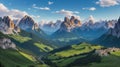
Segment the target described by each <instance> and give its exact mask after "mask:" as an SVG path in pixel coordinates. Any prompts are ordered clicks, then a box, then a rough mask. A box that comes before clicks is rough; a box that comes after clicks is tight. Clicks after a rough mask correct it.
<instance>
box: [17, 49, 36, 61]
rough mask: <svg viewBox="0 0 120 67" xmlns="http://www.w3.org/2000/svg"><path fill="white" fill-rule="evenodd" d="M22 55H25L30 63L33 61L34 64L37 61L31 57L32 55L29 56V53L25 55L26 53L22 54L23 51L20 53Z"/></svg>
mask: <svg viewBox="0 0 120 67" xmlns="http://www.w3.org/2000/svg"><path fill="white" fill-rule="evenodd" d="M18 52H19V53H20V54H21V55H23V56H24V57H25V58H27V59H28V60H30V61H33V62H35V61H37V60H36V59H35V58H34V57H33V56H32V55H30V54H27V53H25V52H22V51H18Z"/></svg>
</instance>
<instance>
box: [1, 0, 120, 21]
mask: <svg viewBox="0 0 120 67" xmlns="http://www.w3.org/2000/svg"><path fill="white" fill-rule="evenodd" d="M0 4H2V5H1V6H0V9H1V7H3V6H5V7H6V8H7V9H8V10H9V11H10V12H12V13H13V14H14V12H16V11H14V10H18V12H19V13H20V12H22V13H20V14H24V13H25V14H28V15H30V16H32V17H33V18H34V19H35V21H37V22H40V21H41V20H47V21H51V20H52V21H55V20H58V19H64V16H71V15H75V16H76V17H80V19H81V20H84V19H86V18H88V17H89V16H90V15H92V16H93V17H94V18H95V19H96V20H100V19H104V20H105V19H107V20H108V19H117V18H118V17H119V16H120V0H0ZM1 10H3V9H1ZM0 14H1V15H0V16H3V15H6V14H3V13H2V11H0ZM2 14H3V15H2ZM9 14H10V13H8V15H9ZM10 16H11V14H10ZM19 16H20V15H19ZM12 17H14V18H15V17H18V15H15V16H12ZM20 17H21V16H20Z"/></svg>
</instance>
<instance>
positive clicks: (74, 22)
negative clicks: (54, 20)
mask: <svg viewBox="0 0 120 67" xmlns="http://www.w3.org/2000/svg"><path fill="white" fill-rule="evenodd" d="M80 26H81V22H80V20H78V19H77V18H75V17H74V16H71V18H70V19H69V18H68V17H65V18H64V21H63V23H62V24H61V27H60V29H59V30H61V31H62V30H63V31H67V32H70V31H71V30H72V29H74V28H76V27H80Z"/></svg>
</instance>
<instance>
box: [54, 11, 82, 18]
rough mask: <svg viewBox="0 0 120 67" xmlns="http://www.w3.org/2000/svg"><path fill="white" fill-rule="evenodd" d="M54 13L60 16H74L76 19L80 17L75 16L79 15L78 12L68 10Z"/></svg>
mask: <svg viewBox="0 0 120 67" xmlns="http://www.w3.org/2000/svg"><path fill="white" fill-rule="evenodd" d="M54 13H56V14H61V15H64V16H68V17H69V16H75V17H76V18H78V19H80V16H78V15H77V14H79V12H78V11H70V10H65V9H62V10H60V11H55V12H54Z"/></svg>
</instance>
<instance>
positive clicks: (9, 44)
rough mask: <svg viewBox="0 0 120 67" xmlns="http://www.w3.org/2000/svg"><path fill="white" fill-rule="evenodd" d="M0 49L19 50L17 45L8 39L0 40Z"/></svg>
mask: <svg viewBox="0 0 120 67" xmlns="http://www.w3.org/2000/svg"><path fill="white" fill-rule="evenodd" d="M0 47H1V48H2V49H8V48H11V49H17V48H16V45H15V44H14V43H13V42H12V41H11V40H10V39H8V38H2V39H0Z"/></svg>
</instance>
